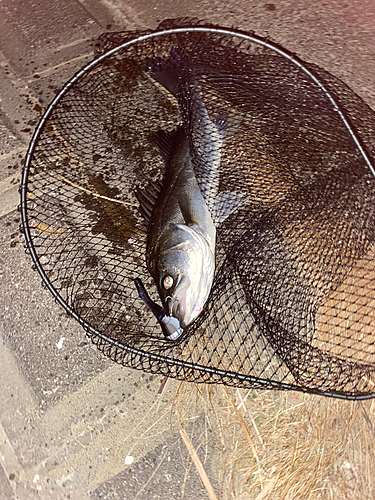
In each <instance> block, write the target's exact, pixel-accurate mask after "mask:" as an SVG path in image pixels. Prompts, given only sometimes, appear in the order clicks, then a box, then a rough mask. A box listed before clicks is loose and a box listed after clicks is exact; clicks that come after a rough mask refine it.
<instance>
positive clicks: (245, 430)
mask: <svg viewBox="0 0 375 500" xmlns="http://www.w3.org/2000/svg"><path fill="white" fill-rule="evenodd" d="M176 413H177V415H178V416H179V418H178V422H185V424H186V423H187V422H189V420H191V419H192V418H194V417H196V415H198V414H200V415H201V416H203V417H204V421H205V428H206V431H205V432H203V433H201V434H200V437H197V436H195V437H194V438H192V444H193V446H194V447H195V449H205V450H206V453H205V456H206V457H207V456H208V455H209V453H210V450H211V452H214V451H215V450H214V449H216V451H218V450H219V452H220V467H219V468H220V471H219V487H218V488H217V490H218V491H216V494H217V496H218V498H219V499H220V500H227V499H236V500H271V499H272V500H292V499H293V500H295V499H306V500H315V499H334V500H341V499H348V500H356V499H358V500H359V499H361V500H365V499H369V500H370V499H373V498H374V491H375V454H374V450H375V400H370V401H365V402H357V401H356V402H351V401H342V400H337V399H329V398H324V397H319V396H311V395H305V394H300V393H297V392H276V391H253V390H250V391H246V390H242V389H241V390H238V389H232V388H226V387H224V386H219V385H218V386H209V385H203V384H202V385H194V384H189V383H181V384H180V385H179V388H178V390H177V393H176V396H175V399H174V404H173V408H172V414H173V415H175V414H176ZM171 420H174V421H175V422H176V419H171ZM187 429H188V428H187ZM202 463H203V467H204V466H205V461H204V460H203V461H202Z"/></svg>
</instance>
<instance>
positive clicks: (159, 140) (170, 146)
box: [151, 126, 182, 166]
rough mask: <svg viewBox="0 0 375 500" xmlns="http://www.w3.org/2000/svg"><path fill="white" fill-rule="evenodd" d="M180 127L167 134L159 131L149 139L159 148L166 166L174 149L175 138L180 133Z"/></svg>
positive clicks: (164, 131)
mask: <svg viewBox="0 0 375 500" xmlns="http://www.w3.org/2000/svg"><path fill="white" fill-rule="evenodd" d="M181 129H182V126H180V127H177V128H176V129H174V130H172V131H171V132H167V131H166V130H160V131H159V132H157V134H155V135H154V136H152V137H151V141H152V142H153V143H154V144H155V145H156V146H157V147H158V148H159V151H160V154H161V156H162V158H163V160H164V162H165V164H166V166H168V164H169V160H170V159H171V156H172V154H173V152H174V150H175V148H176V143H177V136H178V134H179V132H180V131H181Z"/></svg>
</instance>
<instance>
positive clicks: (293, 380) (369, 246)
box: [22, 21, 375, 398]
mask: <svg viewBox="0 0 375 500" xmlns="http://www.w3.org/2000/svg"><path fill="white" fill-rule="evenodd" d="M195 24H196V25H198V26H199V25H200V24H199V23H197V22H196V23H195ZM186 25H187V22H182V21H179V22H178V23H177V24H176V22H167V23H164V24H163V25H162V26H161V28H159V30H157V31H159V32H160V29H162V30H163V29H164V31H168V29H170V28H175V27H176V26H186ZM189 26H191V22H190V24H189ZM201 26H202V25H201ZM211 28H212V27H211ZM131 40H135V42H134V43H130V44H128V45H125V46H123V47H122V48H118V49H114V48H115V47H118V46H120V45H124V43H125V42H129V41H131ZM258 40H259V41H258V42H257V41H254V40H252V41H251V40H249V39H246V38H244V37H242V36H240V34H236V33H235V32H229V31H228V32H226V33H222V32H220V31H219V30H218V32H215V30H212V29H211V30H209V29H207V30H205V31H188V30H181V31H180V32H170V33H168V32H167V33H166V32H163V31H162V32H161V33H159V34H157V35H156V34H154V33H152V32H133V33H128V32H127V33H107V34H104V35H102V36H101V37H100V38H99V40H98V42H97V46H96V51H97V56H98V57H100V56H101V55H102V54H105V53H107V51H109V50H111V51H112V52H110V53H109V54H108V55H106V56H105V57H101V59H99V62H98V63H93V64H91V65H90V66H89V67H87V68H86V69H85V70H83V71H81V73H80V75H78V76H76V77H75V78H74V79H73V80H72V81H71V82H70V83H69V85H68V86H67V87H66V88H65V90H64V91H63V92H61V93H60V95H59V96H58V98H57V99H56V100H55V102H54V104H53V105H52V107H51V109H50V110H49V112H48V117H47V118H46V119H45V121H44V122H43V124H42V125H41V126H40V128H39V130H38V133H37V135H36V138H35V141H34V143H33V144H32V146H31V155H30V158H29V159H30V161H29V162H28V163H27V165H26V174H27V175H26V177H24V181H23V186H22V188H23V190H24V195H25V196H24V198H23V207H22V208H23V216H24V217H23V225H24V229H25V231H26V233H27V234H29V246H30V247H31V248H32V249H34V252H35V255H34V259H35V261H36V264H37V267H38V269H39V271H40V272H41V274H42V276H43V277H44V279H45V281H46V282H47V283H48V284H49V286H50V287H51V289H53V291H55V292H56V294H58V296H59V297H60V298H61V299H62V302H63V305H65V306H66V308H67V310H68V311H69V312H72V313H73V314H74V315H75V316H76V317H77V319H79V321H81V323H82V324H83V325H84V327H85V328H86V330H87V332H88V334H89V335H90V336H91V338H92V340H93V342H94V343H96V344H97V346H98V348H99V349H100V350H101V351H103V352H104V354H106V355H107V356H109V357H110V358H112V359H113V360H115V361H117V362H119V363H122V364H124V365H128V366H131V367H134V368H137V369H142V370H145V371H149V372H153V373H159V374H164V375H167V376H171V377H176V378H180V379H184V380H190V381H198V382H220V383H225V384H232V385H237V386H243V387H250V386H251V387H261V388H266V387H273V388H279V389H296V390H303V391H307V392H314V393H320V394H325V395H333V396H339V397H348V398H359V397H369V396H373V395H375V332H374V327H375V315H374V305H375V286H374V284H375V269H374V252H375V249H374V236H375V234H374V230H375V179H374V177H373V175H372V174H371V171H370V169H369V166H368V164H367V163H366V161H365V158H364V155H363V154H362V152H361V150H360V148H359V147H358V144H356V143H355V141H354V140H353V135H352V134H350V133H349V130H348V128H347V126H346V125H345V123H344V122H343V120H342V116H341V115H340V113H338V112H337V109H335V108H334V106H333V104H332V102H331V101H330V99H329V97H328V96H327V94H326V93H325V92H323V90H322V88H321V87H320V86H319V85H318V84H317V83H316V82H315V81H314V80H313V79H312V78H310V77H309V75H308V74H307V73H306V72H305V71H304V68H305V69H306V68H307V70H308V71H310V72H311V73H312V74H313V75H315V77H316V78H317V79H318V80H319V82H322V83H323V84H324V86H325V88H326V89H327V90H328V92H329V93H330V95H331V96H333V97H334V99H335V101H336V102H337V103H338V106H339V109H340V110H341V112H342V113H343V114H344V116H345V117H346V119H347V120H348V123H349V124H350V126H351V128H352V130H353V133H354V136H355V138H357V141H358V143H359V144H361V145H362V147H363V150H364V151H365V152H366V153H367V154H368V155H369V157H370V158H371V157H372V156H373V154H374V148H375V141H374V137H375V118H374V113H373V112H372V110H371V109H370V108H369V107H368V106H367V105H366V104H365V103H364V102H363V101H362V100H361V99H360V98H359V97H358V96H357V95H356V94H355V93H353V91H351V90H350V89H349V88H348V87H347V86H346V85H345V84H344V83H342V82H341V81H339V80H338V79H337V78H335V77H333V76H332V75H330V74H328V73H327V72H325V71H323V70H322V69H320V68H318V67H317V66H314V65H311V64H305V63H303V68H301V67H300V66H299V65H297V64H296V63H295V62H294V61H293V60H291V59H289V58H288V57H286V56H285V54H284V53H283V54H280V53H278V52H277V51H275V50H273V48H270V47H269V46H267V43H266V45H262V43H261V42H262V40H261V39H258ZM176 74H177V75H178V78H179V83H178V89H177V90H176V92H174V93H173V92H171V91H168V90H167V89H166V87H165V86H163V85H161V84H160V83H158V82H157V81H156V79H155V78H154V75H166V77H167V78H169V76H170V75H176ZM192 75H193V83H192ZM197 85H198V86H199V89H200V92H201V97H202V100H203V102H204V105H205V109H206V110H207V113H208V116H209V117H210V119H212V120H213V119H215V117H216V118H217V117H223V116H224V117H226V121H227V128H228V131H227V134H226V137H225V140H224V141H223V144H222V147H221V160H220V172H219V174H220V175H219V191H221V192H224V191H229V192H241V193H242V194H244V195H245V197H244V200H245V201H244V202H243V203H241V204H240V206H238V208H237V209H236V210H235V211H234V212H233V213H232V214H231V215H230V216H229V217H227V219H225V220H224V221H223V222H220V223H218V224H217V243H216V270H215V277H214V282H213V286H212V289H211V293H210V296H209V298H208V301H207V303H206V305H205V307H204V310H203V312H202V313H201V315H200V316H199V317H198V318H197V319H196V321H195V322H194V323H193V324H192V325H190V326H189V327H188V328H187V330H186V331H185V332H184V334H183V335H182V336H181V338H179V339H178V340H177V341H174V342H171V341H169V340H167V339H166V338H165V337H164V335H163V334H162V331H161V328H160V326H159V324H158V322H157V320H156V319H155V317H154V316H153V315H152V314H151V312H150V311H149V310H148V308H147V307H146V305H145V304H144V303H143V302H142V300H141V299H140V298H139V297H138V294H137V291H136V288H135V286H134V279H135V278H137V277H142V280H143V282H144V284H145V287H146V289H147V290H148V291H149V294H150V296H151V298H152V299H153V300H155V301H157V302H160V299H159V297H158V294H157V290H156V287H155V284H154V282H153V280H152V278H151V277H150V275H149V273H148V270H147V266H146V261H145V252H146V237H147V227H146V225H145V222H144V220H143V218H142V216H141V214H140V212H139V207H138V201H137V199H136V197H135V190H136V189H137V188H143V187H144V186H145V185H147V183H148V182H149V181H150V179H152V180H154V181H162V179H163V175H164V171H165V166H164V162H163V159H162V157H161V155H160V152H159V150H158V148H157V147H156V146H155V144H154V143H153V141H152V137H153V136H155V134H156V133H157V132H158V131H160V130H165V131H171V130H174V129H176V127H177V126H179V125H181V124H182V125H183V126H184V127H185V130H186V133H187V136H188V139H189V141H190V142H189V144H190V150H191V155H192V158H193V164H194V169H195V174H196V177H197V180H198V183H199V185H200V187H201V189H202V193H203V195H204V196H205V199H206V202H207V205H208V206H209V207H210V206H211V202H212V201H213V200H210V199H209V196H210V195H209V193H210V191H209V190H207V189H206V187H207V186H209V183H210V178H209V175H208V174H207V172H208V171H209V169H208V168H207V165H206V163H205V161H206V159H205V154H206V151H205V150H204V149H202V148H200V147H199V144H200V141H199V133H201V132H200V130H199V127H196V126H193V125H192V124H196V123H197V122H199V120H200V119H201V117H200V115H199V114H200V113H201V112H202V111H201V107H200V106H197V103H196V99H195V98H194V96H195V95H196V89H197ZM204 139H205V141H206V142H207V137H205V138H204Z"/></svg>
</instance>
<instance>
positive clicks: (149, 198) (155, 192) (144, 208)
mask: <svg viewBox="0 0 375 500" xmlns="http://www.w3.org/2000/svg"><path fill="white" fill-rule="evenodd" d="M161 188H162V183H161V182H160V181H156V182H150V183H149V184H147V186H145V187H144V188H139V187H138V188H137V189H136V192H135V196H136V198H137V200H138V201H139V211H140V212H141V214H142V216H143V218H144V219H145V221H146V224H147V226H148V225H149V222H150V219H151V216H152V212H153V210H154V207H155V205H156V202H157V199H158V196H159V194H160V191H161Z"/></svg>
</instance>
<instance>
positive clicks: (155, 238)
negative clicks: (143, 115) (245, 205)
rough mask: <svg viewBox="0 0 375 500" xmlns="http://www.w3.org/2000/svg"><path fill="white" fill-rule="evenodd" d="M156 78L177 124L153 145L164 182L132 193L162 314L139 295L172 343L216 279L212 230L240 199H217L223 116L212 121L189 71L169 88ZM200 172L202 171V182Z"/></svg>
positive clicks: (224, 125)
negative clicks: (176, 110) (172, 100)
mask: <svg viewBox="0 0 375 500" xmlns="http://www.w3.org/2000/svg"><path fill="white" fill-rule="evenodd" d="M154 77H155V78H156V79H157V80H158V83H161V84H164V85H165V87H166V88H167V90H168V91H170V92H172V93H173V94H174V95H176V97H177V100H178V103H179V106H180V109H181V116H182V122H183V123H182V125H181V126H179V127H177V128H176V129H175V130H174V131H172V132H167V131H163V130H161V131H159V133H158V134H157V135H156V136H154V137H153V139H152V141H153V142H154V144H156V145H157V147H158V148H159V152H160V154H161V156H162V158H163V159H164V163H165V175H164V178H163V181H162V183H155V182H150V183H149V185H147V186H146V187H145V188H143V189H141V188H138V189H137V190H136V197H137V199H138V202H139V209H140V212H141V213H142V215H143V217H144V219H145V221H146V224H147V243H146V264H147V268H148V270H149V272H150V274H151V276H152V277H153V280H154V282H155V284H156V287H157V290H158V293H159V297H160V299H161V302H162V306H163V311H164V312H165V315H164V316H163V314H161V313H160V311H159V312H155V311H157V309H155V308H154V310H153V309H152V307H153V306H152V304H151V302H152V301H151V302H150V299H149V301H147V297H146V295H145V290H144V289H143V291H142V290H141V289H140V287H139V286H137V289H138V292H139V295H140V297H141V298H142V299H143V300H144V301H145V302H146V304H147V305H148V306H149V307H150V309H151V310H153V312H154V314H155V316H156V317H157V318H158V321H159V323H160V324H161V326H162V328H163V331H164V333H165V334H166V336H167V337H168V338H172V339H173V340H175V339H176V338H178V337H179V336H180V335H181V334H182V332H183V331H184V330H185V329H186V328H187V327H188V326H189V325H190V324H191V323H192V322H193V321H194V320H195V319H196V318H197V317H198V316H199V315H200V314H201V312H202V310H203V308H204V306H205V304H206V302H207V299H208V297H209V294H210V291H211V288H212V283H213V279H214V274H215V246H216V224H217V223H218V222H222V221H223V220H225V219H226V218H227V217H228V216H229V214H230V213H232V212H233V211H234V210H235V208H237V206H238V205H239V204H240V203H241V198H242V195H241V194H240V195H239V196H238V194H236V193H234V196H232V194H231V193H227V192H226V193H219V167H220V161H221V148H222V145H223V142H224V140H225V136H226V134H227V131H228V123H227V117H226V116H223V115H220V114H219V115H217V116H215V117H214V118H212V119H211V118H210V116H209V114H208V112H207V109H206V106H205V104H204V101H203V94H202V89H201V86H200V84H199V82H198V81H197V79H196V78H195V76H194V73H193V72H192V71H191V70H189V69H188V70H183V71H182V72H181V71H179V74H178V82H177V83H176V82H173V84H171V81H173V74H171V72H169V73H168V75H167V78H166V77H165V75H162V78H159V77H158V75H156V76H155V75H154ZM166 81H167V84H166ZM180 82H183V83H180ZM199 171H201V172H203V173H204V175H203V176H202V178H201V179H199V178H198V176H197V172H199ZM202 179H203V180H202ZM140 283H141V282H138V285H139V284H140ZM141 292H142V293H141ZM161 318H163V321H164V324H165V322H166V321H169V319H172V318H175V319H177V320H178V323H176V322H173V321H172V326H171V327H170V328H172V330H173V328H175V332H172V333H171V329H169V330H168V331H166V329H165V327H163V324H162V322H161ZM171 335H172V337H171Z"/></svg>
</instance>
